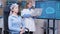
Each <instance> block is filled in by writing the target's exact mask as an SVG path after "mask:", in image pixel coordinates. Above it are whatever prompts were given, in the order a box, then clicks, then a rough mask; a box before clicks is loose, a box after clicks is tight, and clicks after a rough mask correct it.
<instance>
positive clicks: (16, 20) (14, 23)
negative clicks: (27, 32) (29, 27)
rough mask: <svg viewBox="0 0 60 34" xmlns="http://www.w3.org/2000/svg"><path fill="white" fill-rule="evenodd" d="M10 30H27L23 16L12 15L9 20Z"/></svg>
mask: <svg viewBox="0 0 60 34" xmlns="http://www.w3.org/2000/svg"><path fill="white" fill-rule="evenodd" d="M8 26H9V30H13V31H18V32H20V28H21V27H22V28H25V24H24V22H23V20H22V18H21V16H14V15H10V16H9V18H8Z"/></svg>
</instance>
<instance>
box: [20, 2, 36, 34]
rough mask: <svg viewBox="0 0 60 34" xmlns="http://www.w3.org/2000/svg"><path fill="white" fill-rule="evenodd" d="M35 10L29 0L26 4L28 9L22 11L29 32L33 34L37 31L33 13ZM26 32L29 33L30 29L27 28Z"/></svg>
mask: <svg viewBox="0 0 60 34" xmlns="http://www.w3.org/2000/svg"><path fill="white" fill-rule="evenodd" d="M33 12H34V10H33V9H32V3H31V2H29V3H27V4H26V9H23V10H22V11H21V16H22V17H23V20H24V22H25V26H26V28H28V29H29V33H30V34H33V32H35V22H34V19H33V18H32V13H33ZM25 34H28V31H27V30H26V32H25Z"/></svg>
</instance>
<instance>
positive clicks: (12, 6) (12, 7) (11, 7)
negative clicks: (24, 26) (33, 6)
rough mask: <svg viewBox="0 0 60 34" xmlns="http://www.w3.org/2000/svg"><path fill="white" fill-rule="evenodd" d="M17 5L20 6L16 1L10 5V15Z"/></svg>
mask: <svg viewBox="0 0 60 34" xmlns="http://www.w3.org/2000/svg"><path fill="white" fill-rule="evenodd" d="M15 6H18V4H17V3H14V4H12V5H11V6H10V15H11V14H12V13H13V9H14V7H15Z"/></svg>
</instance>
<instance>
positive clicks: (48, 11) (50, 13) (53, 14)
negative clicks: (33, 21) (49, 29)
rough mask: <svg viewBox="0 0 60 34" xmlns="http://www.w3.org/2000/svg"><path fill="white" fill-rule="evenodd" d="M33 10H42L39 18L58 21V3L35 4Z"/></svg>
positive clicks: (59, 5)
mask: <svg viewBox="0 0 60 34" xmlns="http://www.w3.org/2000/svg"><path fill="white" fill-rule="evenodd" d="M35 8H42V14H41V15H40V16H39V18H47V19H60V2H57V1H48V2H36V6H35Z"/></svg>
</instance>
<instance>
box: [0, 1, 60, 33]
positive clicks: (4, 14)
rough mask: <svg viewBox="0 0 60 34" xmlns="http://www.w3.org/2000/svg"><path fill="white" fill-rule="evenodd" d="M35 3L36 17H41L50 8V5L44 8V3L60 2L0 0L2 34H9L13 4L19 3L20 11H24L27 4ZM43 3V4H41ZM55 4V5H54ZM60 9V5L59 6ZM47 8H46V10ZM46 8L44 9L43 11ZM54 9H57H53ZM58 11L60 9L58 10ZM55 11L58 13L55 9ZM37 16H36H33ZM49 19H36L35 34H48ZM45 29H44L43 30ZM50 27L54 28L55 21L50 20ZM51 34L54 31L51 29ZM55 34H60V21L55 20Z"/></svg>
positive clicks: (0, 30)
mask: <svg viewBox="0 0 60 34" xmlns="http://www.w3.org/2000/svg"><path fill="white" fill-rule="evenodd" d="M29 1H31V2H33V8H34V10H35V12H36V15H37V14H38V15H40V14H41V12H43V10H44V9H46V8H47V7H50V6H48V5H46V6H47V7H46V6H43V5H44V4H43V3H44V2H46V3H48V1H50V2H52V3H53V2H58V3H59V2H60V0H0V34H9V31H8V15H9V11H10V9H9V7H10V5H11V4H13V3H18V4H19V5H20V11H21V10H22V9H24V7H25V5H26V2H29ZM40 2H41V4H39V3H40ZM54 4H55V3H54ZM53 6H55V5H53ZM58 6H59V7H58V8H60V3H59V5H58ZM45 7H46V8H45ZM43 8H44V9H43ZM53 8H56V6H55V7H53ZM57 10H58V11H59V10H60V9H57ZM54 11H56V10H55V9H54ZM59 12H60V11H59ZM33 15H35V14H33ZM47 23H48V22H47V19H35V25H36V31H35V32H34V34H46V29H45V28H46V27H47ZM42 27H44V28H42ZM49 27H53V20H49ZM49 34H53V30H52V29H49ZM55 34H60V20H55Z"/></svg>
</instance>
